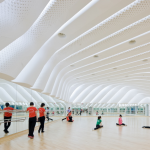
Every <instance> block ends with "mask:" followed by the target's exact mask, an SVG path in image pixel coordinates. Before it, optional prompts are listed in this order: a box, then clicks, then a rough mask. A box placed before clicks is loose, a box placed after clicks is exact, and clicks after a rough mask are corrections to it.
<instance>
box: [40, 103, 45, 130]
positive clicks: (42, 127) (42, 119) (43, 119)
mask: <svg viewBox="0 0 150 150" xmlns="http://www.w3.org/2000/svg"><path fill="white" fill-rule="evenodd" d="M44 106H45V104H44V103H42V104H41V107H40V108H39V116H40V117H39V119H40V124H41V125H40V127H39V130H38V132H39V133H40V131H41V130H42V131H41V132H42V133H43V132H44V122H45V118H46V112H45V109H44Z"/></svg>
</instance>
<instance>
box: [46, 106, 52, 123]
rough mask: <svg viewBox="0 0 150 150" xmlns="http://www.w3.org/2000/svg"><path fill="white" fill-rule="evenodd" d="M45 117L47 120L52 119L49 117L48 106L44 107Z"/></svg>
mask: <svg viewBox="0 0 150 150" xmlns="http://www.w3.org/2000/svg"><path fill="white" fill-rule="evenodd" d="M46 118H47V120H48V121H49V120H52V121H53V119H51V118H49V108H48V107H47V108H46Z"/></svg>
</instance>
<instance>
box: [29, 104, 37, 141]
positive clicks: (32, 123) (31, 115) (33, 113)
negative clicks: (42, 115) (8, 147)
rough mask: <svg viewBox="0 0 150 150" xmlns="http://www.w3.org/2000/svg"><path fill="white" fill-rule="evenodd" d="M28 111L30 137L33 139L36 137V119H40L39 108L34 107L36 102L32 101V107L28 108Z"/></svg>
mask: <svg viewBox="0 0 150 150" xmlns="http://www.w3.org/2000/svg"><path fill="white" fill-rule="evenodd" d="M27 111H28V112H29V134H28V137H29V138H31V139H33V138H34V135H33V133H34V128H35V124H36V120H37V121H38V117H37V109H36V107H34V103H33V102H31V103H30V107H28V108H27Z"/></svg>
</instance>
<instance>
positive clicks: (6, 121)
mask: <svg viewBox="0 0 150 150" xmlns="http://www.w3.org/2000/svg"><path fill="white" fill-rule="evenodd" d="M5 106H6V108H4V109H3V110H7V111H12V110H14V108H12V107H9V103H6V104H5ZM11 118H12V113H10V112H4V132H5V133H9V131H8V128H9V127H10V125H11Z"/></svg>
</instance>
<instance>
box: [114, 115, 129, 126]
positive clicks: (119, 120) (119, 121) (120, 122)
mask: <svg viewBox="0 0 150 150" xmlns="http://www.w3.org/2000/svg"><path fill="white" fill-rule="evenodd" d="M122 122H123V121H122V115H119V119H118V123H116V125H119V126H121V125H123V126H127V125H126V124H124V123H122Z"/></svg>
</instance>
